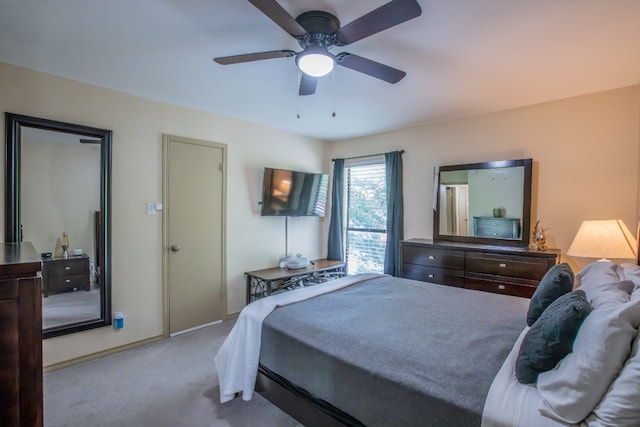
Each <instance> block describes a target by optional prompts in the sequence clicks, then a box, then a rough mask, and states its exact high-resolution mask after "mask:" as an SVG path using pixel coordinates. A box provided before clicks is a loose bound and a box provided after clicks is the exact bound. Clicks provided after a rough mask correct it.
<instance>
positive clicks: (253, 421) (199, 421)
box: [44, 321, 300, 427]
mask: <svg viewBox="0 0 640 427" xmlns="http://www.w3.org/2000/svg"><path fill="white" fill-rule="evenodd" d="M232 326H233V322H232V321H230V322H224V323H221V324H217V325H213V326H209V327H206V328H203V329H199V330H196V331H193V332H190V333H188V334H184V335H179V336H177V337H174V338H169V339H166V340H162V341H159V342H156V343H152V344H148V345H145V346H141V347H138V348H135V349H132V350H127V351H123V352H120V353H117V354H114V355H110V356H106V357H102V358H99V359H96V360H92V361H90V362H86V363H82V364H78V365H75V366H71V367H68V368H64V369H60V370H57V371H52V372H48V373H45V375H44V421H45V426H46V427H63V426H64V427H74V426H78V427H80V426H82V427H93V426H105V427H107V426H109V427H111V426H114V427H115V426H118V427H121V426H127V427H133V426H141V427H146V426H153V427H164V426H166V427H174V426H185V427H187V426H189V427H205V426H233V427H244V426H265V427H269V426H274V427H275V426H283V427H286V426H300V424H299V423H297V422H296V421H295V420H293V419H292V418H291V417H289V416H288V415H287V414H285V413H284V412H282V411H280V410H279V409H278V408H276V407H275V406H273V405H272V404H271V403H269V402H268V401H266V400H265V399H263V398H262V397H261V396H259V395H257V394H255V395H254V397H253V399H252V400H251V401H249V402H245V401H243V400H242V399H235V400H233V401H231V402H228V403H225V404H221V403H220V393H219V387H218V375H217V373H216V370H215V364H214V361H213V358H214V356H215V354H216V352H217V351H218V349H219V348H220V346H221V345H222V341H223V340H224V337H225V336H226V335H227V334H228V333H229V331H230V330H231V327H232Z"/></svg>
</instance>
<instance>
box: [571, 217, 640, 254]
mask: <svg viewBox="0 0 640 427" xmlns="http://www.w3.org/2000/svg"><path fill="white" fill-rule="evenodd" d="M636 248H637V243H636V239H635V238H634V237H633V235H632V234H631V232H630V231H629V229H628V228H627V226H626V225H625V224H624V222H622V221H621V220H619V219H612V220H597V221H596V220H594V221H584V222H583V223H582V225H581V226H580V229H579V230H578V232H577V233H576V237H574V239H573V242H572V243H571V247H570V248H569V250H568V251H567V255H570V256H575V257H585V258H616V259H627V258H635V257H636Z"/></svg>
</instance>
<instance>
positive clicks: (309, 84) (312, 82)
mask: <svg viewBox="0 0 640 427" xmlns="http://www.w3.org/2000/svg"><path fill="white" fill-rule="evenodd" d="M318 80H319V79H318V78H317V77H311V76H310V75H308V74H306V73H302V77H300V89H299V90H298V95H300V96H304V95H313V94H314V93H316V87H317V86H318Z"/></svg>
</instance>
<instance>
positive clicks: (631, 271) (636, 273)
mask: <svg viewBox="0 0 640 427" xmlns="http://www.w3.org/2000/svg"><path fill="white" fill-rule="evenodd" d="M620 267H621V268H622V276H623V278H624V280H631V281H632V282H633V283H634V284H635V285H636V287H635V288H636V289H640V265H636V264H630V263H626V262H625V263H622V264H620Z"/></svg>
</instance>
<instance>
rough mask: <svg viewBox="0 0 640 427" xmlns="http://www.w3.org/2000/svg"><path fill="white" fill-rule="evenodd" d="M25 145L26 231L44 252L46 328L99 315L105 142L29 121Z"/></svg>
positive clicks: (23, 214)
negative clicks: (32, 125) (98, 254)
mask: <svg viewBox="0 0 640 427" xmlns="http://www.w3.org/2000/svg"><path fill="white" fill-rule="evenodd" d="M21 150H22V151H21V169H20V175H21V176H20V180H21V198H20V211H21V212H20V213H21V225H22V229H21V232H22V240H23V241H30V242H32V243H33V246H34V247H35V249H36V251H38V253H41V254H42V325H43V328H44V329H45V330H46V329H47V328H52V327H59V326H62V325H68V324H74V323H78V322H84V321H87V320H93V319H99V318H100V283H99V274H98V273H99V266H97V263H96V261H95V260H96V259H97V257H96V230H97V229H98V228H97V227H98V223H99V221H100V216H99V211H100V141H99V140H92V139H90V138H86V137H85V138H83V137H82V136H79V135H75V134H70V133H63V132H54V131H49V130H42V129H36V128H30V127H25V126H23V127H22V128H21ZM64 246H68V247H67V248H66V249H67V251H66V252H65V251H64Z"/></svg>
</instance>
